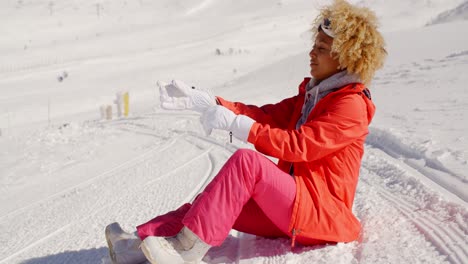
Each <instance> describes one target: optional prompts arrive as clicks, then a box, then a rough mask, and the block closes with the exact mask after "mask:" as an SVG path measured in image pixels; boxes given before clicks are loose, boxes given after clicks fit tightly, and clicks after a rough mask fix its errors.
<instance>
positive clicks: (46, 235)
mask: <svg viewBox="0 0 468 264" xmlns="http://www.w3.org/2000/svg"><path fill="white" fill-rule="evenodd" d="M155 116H157V117H158V119H166V120H172V122H176V121H175V120H179V119H180V118H181V117H184V118H186V119H195V117H194V116H193V115H186V114H183V113H182V114H177V113H176V114H173V113H154V114H147V115H143V116H141V117H136V118H133V119H130V120H118V121H113V122H109V124H108V125H109V126H110V127H113V128H114V129H115V128H117V129H121V130H123V131H126V132H128V133H135V135H145V136H154V138H155V139H157V140H161V144H160V145H157V146H155V147H153V148H152V149H149V150H147V151H146V152H145V153H143V154H141V155H140V156H138V157H135V158H134V159H132V160H129V161H127V162H124V163H123V164H121V165H120V166H117V167H115V168H112V169H110V170H109V171H107V172H105V173H102V174H100V175H97V176H95V177H93V178H91V179H89V180H87V181H85V182H82V183H80V184H78V185H75V186H73V187H70V188H68V189H66V190H64V191H62V192H60V193H57V194H54V195H51V196H49V197H47V198H44V199H42V200H39V201H36V202H35V203H32V204H30V205H28V206H26V207H24V208H19V209H17V210H15V211H13V212H10V213H8V214H6V215H4V216H1V217H0V233H1V234H2V236H1V237H0V239H1V241H0V242H1V243H2V245H3V247H2V249H1V250H0V259H1V260H0V263H27V264H30V263H34V264H37V263H101V259H102V260H103V261H104V262H106V261H108V259H107V249H106V245H105V241H104V238H103V229H104V227H105V225H106V224H109V223H111V222H112V221H119V222H120V223H121V224H122V225H123V226H124V227H127V229H129V230H130V229H131V228H132V227H133V226H135V225H136V224H139V223H143V222H145V221H147V220H149V219H151V218H152V217H154V216H155V215H158V214H161V213H165V212H166V211H168V210H172V209H175V208H176V207H177V206H179V205H180V204H183V203H185V202H190V201H191V200H192V199H193V198H194V197H195V196H196V195H197V194H198V193H199V192H200V191H201V190H202V189H203V188H204V186H206V184H207V183H208V182H209V181H210V179H211V178H212V177H213V176H214V175H215V174H216V172H217V171H218V170H219V169H220V166H222V164H223V163H224V162H225V160H226V159H227V158H228V157H229V156H230V155H231V154H232V153H233V152H234V151H235V150H236V149H237V148H238V147H239V145H236V144H235V143H236V142H234V144H225V143H223V141H224V140H225V138H223V137H222V136H218V137H217V136H216V135H214V137H204V136H202V135H199V134H198V133H196V132H193V130H191V128H190V127H185V128H182V129H180V128H175V129H169V132H167V131H166V132H164V133H163V132H162V130H158V129H157V128H155V127H154V124H153V118H154V117H155ZM184 129H185V130H184ZM194 129H195V128H194ZM375 131H377V130H375ZM375 131H374V132H375ZM167 133H169V134H167ZM376 134H379V133H376ZM223 136H224V135H223ZM391 138H392V137H391V135H389V134H385V133H381V134H380V136H379V140H380V141H379V142H381V143H382V144H381V145H378V144H375V141H374V140H373V138H372V137H370V139H369V140H368V144H369V145H367V146H366V150H367V153H366V156H365V159H364V161H363V169H362V173H361V181H360V183H359V186H358V191H357V194H356V203H355V208H354V210H355V211H356V214H357V215H358V217H359V218H360V219H361V221H362V223H363V227H364V229H363V230H364V232H363V234H362V237H361V239H360V241H359V242H353V243H348V244H342V243H340V244H338V245H333V246H317V247H298V248H296V249H295V250H293V251H292V252H291V251H290V241H289V240H287V239H276V240H271V239H265V238H259V237H255V236H251V235H247V234H241V233H238V232H235V231H233V232H232V233H231V236H229V237H228V239H227V240H226V241H225V243H224V244H223V245H222V246H220V247H218V248H213V249H212V250H210V252H209V254H208V255H207V256H206V257H205V262H206V263H289V261H290V260H294V261H295V263H309V261H310V259H314V260H316V261H314V262H316V263H330V261H332V262H338V263H377V262H378V263H397V262H400V263H402V262H406V263H409V262H410V260H411V261H413V262H416V263H422V262H424V260H426V261H429V262H437V263H443V262H445V261H448V262H449V263H464V262H465V261H466V260H467V259H468V251H467V242H466V237H467V234H468V227H467V222H468V221H467V220H468V213H467V212H466V210H465V209H464V208H463V207H462V206H460V205H458V204H455V203H448V202H444V201H443V200H440V199H439V196H438V195H437V194H435V193H433V192H432V191H430V190H429V189H427V188H426V187H425V186H424V185H423V184H421V183H420V182H418V181H417V180H415V178H414V177H413V176H414V175H413V174H414V173H423V172H424V171H421V170H417V169H416V170H414V169H412V167H411V164H407V163H405V162H404V161H402V160H401V159H398V157H397V156H398V155H396V154H395V151H400V150H402V149H404V146H401V145H399V147H398V148H395V147H394V145H393V144H391V142H392V140H391ZM392 148H393V149H392ZM389 149H392V150H393V152H392V153H389ZM400 152H401V151H400ZM400 155H402V153H400ZM163 164H164V166H162V165H163ZM160 168H162V170H161V169H160ZM168 178H171V179H170V180H168ZM187 185H190V186H193V187H191V188H186V187H185V186H187ZM161 194H163V196H164V197H165V198H166V199H164V200H162V201H161V200H157V199H156V198H157V197H161ZM135 208H139V210H138V209H137V210H135ZM141 208H145V210H143V211H142V210H141ZM382 213H388V217H381V215H380V214H382ZM408 232H410V233H413V236H414V239H412V240H411V241H407V240H408V238H407V237H408V235H407V233H408ZM395 234H396V237H397V238H398V237H400V236H401V238H402V241H391V242H389V243H388V245H387V246H386V248H385V249H386V250H389V251H398V254H390V255H392V256H393V259H392V258H390V259H387V258H386V257H385V255H386V254H387V253H385V252H379V251H382V250H381V249H380V250H376V251H373V250H372V248H373V246H374V243H377V241H380V240H381V239H392V236H395ZM74 238H75V239H74ZM393 239H394V238H393ZM62 241H74V242H71V243H69V244H63V243H62ZM380 243H381V242H380ZM412 247H418V251H419V252H421V251H423V252H425V254H424V256H414V255H412V250H411V248H412ZM83 248H88V249H87V250H83ZM52 249H53V250H52ZM272 249H274V250H273V251H272ZM337 252H339V254H338V253H337ZM298 253H299V254H298ZM291 255H294V257H293V258H291ZM337 256H341V257H339V258H337ZM395 256H398V257H399V259H394V258H395Z"/></svg>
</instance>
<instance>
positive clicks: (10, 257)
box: [0, 137, 211, 263]
mask: <svg viewBox="0 0 468 264" xmlns="http://www.w3.org/2000/svg"><path fill="white" fill-rule="evenodd" d="M176 138H179V137H176ZM210 150H211V148H208V149H205V150H203V152H202V153H199V154H198V155H196V156H194V157H192V158H191V159H189V160H188V161H186V162H185V163H184V164H182V165H180V166H178V167H175V168H174V169H173V170H171V171H169V172H167V173H165V174H162V175H159V177H156V178H153V179H152V180H151V181H147V182H146V183H147V185H146V186H148V185H149V184H150V183H154V182H156V181H159V180H161V179H163V178H164V177H167V176H169V175H172V174H174V173H176V172H177V171H178V170H180V169H182V168H184V167H186V166H187V165H189V164H192V163H193V162H195V161H197V160H198V159H200V158H203V157H206V154H207V153H209V151H210ZM208 162H209V159H208ZM133 164H134V165H135V166H137V164H136V163H133ZM116 172H117V173H116V174H115V175H113V176H120V174H121V172H119V171H116ZM124 173H125V172H124ZM124 184H125V182H122V183H120V185H124ZM141 188H145V186H136V187H133V188H131V189H132V191H128V193H132V192H135V193H139V192H137V191H136V189H141ZM88 192H89V191H88ZM91 192H92V190H91ZM75 196H76V195H75ZM80 196H83V197H82V198H86V197H89V196H90V195H89V194H86V193H85V192H83V193H82V194H81V195H80ZM123 198H124V197H121V198H120V199H123ZM76 199H77V201H81V198H80V197H77V198H76ZM67 202H68V203H70V206H69V208H72V207H73V206H72V204H74V203H75V201H72V200H70V199H68V200H67ZM117 202H119V200H115V201H114V202H111V203H108V204H107V205H105V206H101V207H100V208H98V209H97V210H95V209H94V210H93V211H92V212H91V213H90V214H84V215H85V216H83V215H81V214H78V215H79V216H78V218H76V217H73V216H70V217H69V218H71V219H74V221H73V222H72V223H69V224H66V225H65V226H64V227H62V228H59V229H57V230H55V229H54V230H53V231H51V232H50V233H48V234H47V235H45V237H41V238H39V239H38V240H36V241H32V242H30V244H29V245H30V246H27V247H26V248H22V249H20V250H19V251H16V252H15V253H13V254H11V255H9V256H7V257H6V258H4V259H3V260H2V261H1V262H0V263H4V262H5V261H7V260H10V259H12V258H14V257H15V256H18V255H19V254H21V253H23V252H25V251H27V250H28V249H31V248H33V247H34V246H37V245H40V244H41V243H42V242H44V241H46V240H47V239H50V238H53V237H55V236H56V235H58V234H59V233H61V232H63V231H65V230H66V229H67V228H69V227H71V226H73V225H75V224H78V223H81V222H83V221H84V220H86V219H89V218H91V217H93V216H96V215H97V214H99V213H100V212H103V211H105V210H106V209H107V208H111V207H113V206H114V205H115V204H116V203H117ZM62 205H63V204H62ZM67 207H68V206H67ZM47 209H49V210H53V208H49V207H47ZM41 212H42V214H38V215H39V216H40V215H44V216H45V217H46V216H48V215H53V212H50V213H45V212H43V211H42V210H41ZM21 219H23V218H21ZM67 219H68V217H67ZM44 220H45V219H44ZM42 221H43V220H42ZM18 222H21V220H19V221H15V223H16V224H18ZM40 222H41V221H40ZM25 225H26V224H25ZM58 225H60V223H56V224H54V225H53V226H58ZM19 226H23V225H22V224H20V225H19ZM17 242H20V243H21V241H17ZM23 243H24V242H23ZM16 244H17V246H16V247H17V248H18V247H20V248H21V246H18V243H16ZM5 246H7V245H5ZM13 247H14V245H13ZM11 250H12V249H11V245H10V248H9V251H11Z"/></svg>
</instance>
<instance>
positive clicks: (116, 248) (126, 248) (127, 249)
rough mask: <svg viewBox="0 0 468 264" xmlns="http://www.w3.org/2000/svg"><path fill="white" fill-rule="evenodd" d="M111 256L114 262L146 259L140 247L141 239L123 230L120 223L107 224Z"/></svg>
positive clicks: (121, 263)
mask: <svg viewBox="0 0 468 264" xmlns="http://www.w3.org/2000/svg"><path fill="white" fill-rule="evenodd" d="M106 240H107V245H108V246H109V256H110V258H111V260H112V263H114V264H137V263H141V262H144V261H145V260H146V258H145V255H144V254H143V252H142V251H141V249H140V245H141V239H140V238H139V237H138V236H137V235H136V234H135V233H128V232H125V231H123V230H122V228H121V227H120V225H119V224H118V223H112V224H110V225H108V226H106Z"/></svg>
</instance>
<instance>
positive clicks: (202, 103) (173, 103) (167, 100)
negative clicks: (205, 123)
mask: <svg viewBox="0 0 468 264" xmlns="http://www.w3.org/2000/svg"><path fill="white" fill-rule="evenodd" d="M158 86H159V96H160V97H159V98H160V101H161V107H162V108H163V109H167V110H194V111H197V112H199V113H203V112H204V111H205V110H206V109H207V108H208V107H210V106H214V105H216V98H215V97H214V96H213V95H212V94H211V93H210V92H208V91H205V90H200V89H195V88H194V87H191V86H189V85H187V84H185V83H183V82H182V81H178V80H172V82H170V83H165V82H162V81H158Z"/></svg>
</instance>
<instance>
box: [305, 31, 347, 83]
mask: <svg viewBox="0 0 468 264" xmlns="http://www.w3.org/2000/svg"><path fill="white" fill-rule="evenodd" d="M332 44H333V38H332V37H330V36H328V35H327V34H325V33H324V32H323V31H322V30H319V32H318V34H317V37H316V38H315V43H314V46H313V47H312V50H311V51H310V52H309V56H310V74H311V75H312V77H314V79H315V80H316V81H317V82H321V81H323V80H325V79H327V78H328V77H330V76H332V75H333V74H335V73H338V72H340V71H341V70H340V69H339V66H340V63H339V62H338V59H334V58H333V57H332V54H331V47H332Z"/></svg>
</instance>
